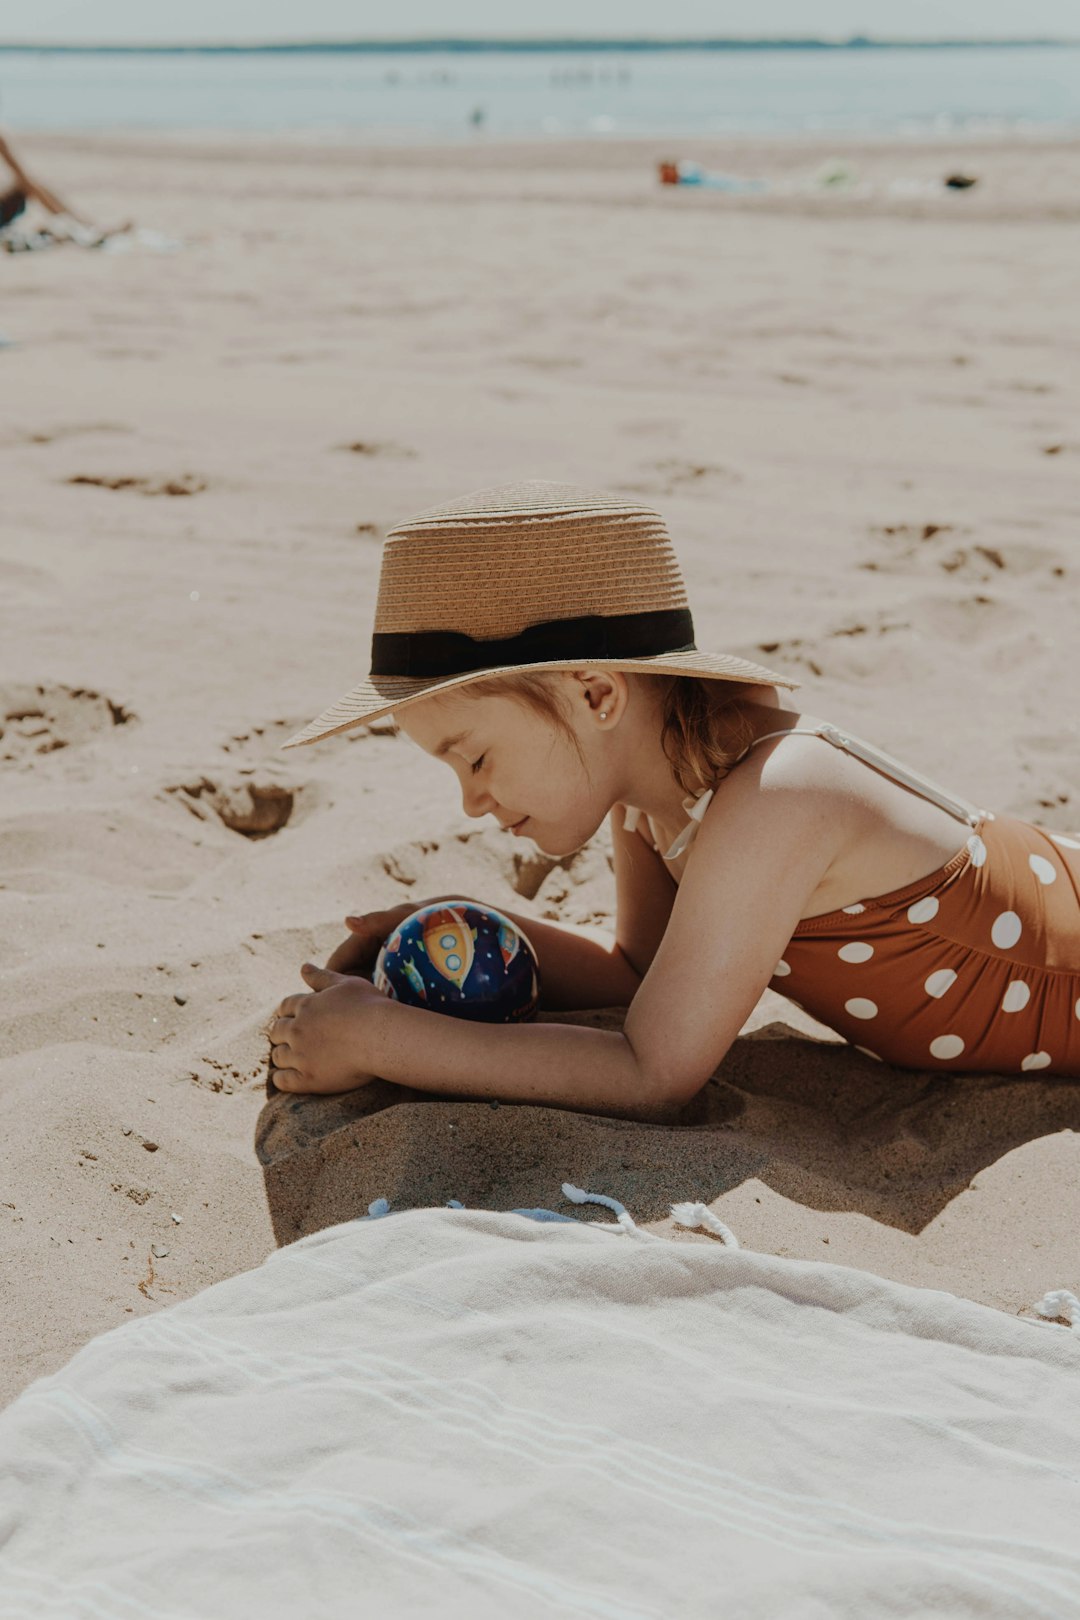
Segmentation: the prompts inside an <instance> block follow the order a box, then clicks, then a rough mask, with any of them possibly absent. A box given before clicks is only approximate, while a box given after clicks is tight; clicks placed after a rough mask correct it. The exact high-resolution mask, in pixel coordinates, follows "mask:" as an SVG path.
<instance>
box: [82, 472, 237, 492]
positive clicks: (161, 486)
mask: <svg viewBox="0 0 1080 1620" xmlns="http://www.w3.org/2000/svg"><path fill="white" fill-rule="evenodd" d="M67 483H69V484H88V485H90V486H91V487H92V488H94V489H113V490H118V489H133V490H137V491H138V493H139V494H140V495H201V494H202V492H203V490H204V489H205V488H206V480H205V479H204V478H197V477H196V476H195V474H194V473H181V474H180V476H179V477H178V478H136V477H132V476H129V475H128V474H123V473H122V474H117V475H110V474H104V473H76V474H75V475H74V477H72V478H69V479H67Z"/></svg>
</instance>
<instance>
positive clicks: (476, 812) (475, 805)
mask: <svg viewBox="0 0 1080 1620" xmlns="http://www.w3.org/2000/svg"><path fill="white" fill-rule="evenodd" d="M461 805H462V809H463V810H464V811H465V814H466V815H467V816H486V815H489V814H490V812H491V811H492V809H493V808H494V805H495V800H494V799H493V798H492V797H491V794H490V793H489V792H488V791H487V789H486V788H482V787H479V786H477V785H476V784H474V783H473V782H465V783H464V784H463V785H462V789H461Z"/></svg>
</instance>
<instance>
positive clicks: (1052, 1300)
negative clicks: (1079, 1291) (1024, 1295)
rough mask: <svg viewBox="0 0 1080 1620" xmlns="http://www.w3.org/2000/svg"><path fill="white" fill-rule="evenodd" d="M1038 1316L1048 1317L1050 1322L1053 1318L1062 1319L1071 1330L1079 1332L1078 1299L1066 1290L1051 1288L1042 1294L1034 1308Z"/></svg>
mask: <svg viewBox="0 0 1080 1620" xmlns="http://www.w3.org/2000/svg"><path fill="white" fill-rule="evenodd" d="M1035 1309H1036V1310H1037V1311H1038V1313H1039V1315H1040V1316H1045V1317H1048V1318H1049V1319H1050V1320H1051V1321H1052V1320H1053V1319H1054V1318H1055V1317H1063V1318H1064V1319H1065V1321H1066V1322H1068V1324H1069V1326H1070V1327H1071V1328H1075V1329H1076V1330H1077V1331H1080V1299H1077V1297H1076V1295H1075V1294H1070V1292H1069V1290H1068V1289H1067V1288H1053V1289H1051V1290H1050V1292H1049V1293H1048V1294H1044V1295H1043V1297H1042V1299H1040V1300H1039V1303H1038V1304H1037V1305H1036V1306H1035Z"/></svg>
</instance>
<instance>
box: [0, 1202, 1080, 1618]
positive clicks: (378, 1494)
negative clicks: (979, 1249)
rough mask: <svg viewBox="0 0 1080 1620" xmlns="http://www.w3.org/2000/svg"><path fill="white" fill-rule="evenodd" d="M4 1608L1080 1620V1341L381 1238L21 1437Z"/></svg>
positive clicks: (778, 1263) (434, 1215) (493, 1248)
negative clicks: (1075, 1619) (1079, 1619)
mask: <svg viewBox="0 0 1080 1620" xmlns="http://www.w3.org/2000/svg"><path fill="white" fill-rule="evenodd" d="M0 1493H2V1494H0V1615H2V1616H3V1617H4V1620H8V1617H17V1620H36V1617H37V1616H54V1617H59V1616H62V1617H64V1620H69V1617H75V1620H82V1617H84V1616H85V1617H87V1620H113V1617H116V1620H159V1617H160V1620H177V1617H184V1620H187V1617H198V1620H216V1617H222V1620H225V1617H228V1620H247V1617H251V1620H276V1617H278V1616H280V1617H282V1620H284V1617H288V1620H298V1617H299V1620H321V1617H323V1616H334V1617H337V1616H343V1617H344V1616H349V1617H353V1616H361V1617H363V1616H369V1615H370V1616H381V1617H387V1620H402V1617H411V1616H418V1617H419V1616H423V1617H425V1620H428V1617H430V1616H433V1615H438V1616H442V1617H457V1616H461V1617H467V1620H489V1617H491V1620H495V1617H498V1620H531V1617H533V1616H537V1617H541V1616H543V1617H548V1620H550V1617H551V1616H565V1615H569V1616H585V1617H589V1620H624V1617H625V1620H646V1617H648V1620H669V1617H673V1616H679V1617H680V1620H682V1617H696V1616H709V1617H715V1616H731V1617H732V1620H755V1617H759V1616H760V1617H762V1620H766V1617H767V1620H792V1617H795V1620H802V1617H811V1616H813V1617H821V1620H826V1617H828V1620H837V1617H846V1616H851V1617H853V1620H875V1617H877V1616H910V1615H914V1614H917V1615H920V1616H923V1615H935V1616H936V1615H949V1616H961V1615H962V1616H975V1615H978V1616H987V1615H991V1616H998V1615H1000V1616H1002V1617H1008V1620H1021V1617H1025V1616H1029V1615H1031V1616H1043V1617H1046V1620H1065V1617H1068V1616H1072V1615H1080V1336H1078V1335H1076V1334H1073V1333H1071V1332H1070V1331H1069V1330H1068V1329H1066V1328H1063V1327H1056V1326H1037V1325H1032V1324H1029V1323H1025V1322H1020V1321H1015V1320H1013V1319H1011V1318H1009V1317H1007V1316H1005V1315H1003V1314H1000V1313H998V1312H994V1311H991V1310H987V1309H985V1308H983V1307H981V1306H977V1305H973V1304H969V1303H966V1302H964V1301H961V1300H958V1299H955V1298H953V1297H952V1296H951V1295H948V1294H942V1293H935V1292H930V1291H925V1290H916V1289H910V1288H903V1287H899V1286H897V1285H895V1284H892V1283H888V1282H883V1281H880V1280H879V1279H877V1278H874V1277H871V1276H868V1275H866V1274H865V1273H862V1272H856V1271H851V1270H847V1269H845V1268H842V1267H838V1266H832V1265H824V1264H821V1265H819V1264H810V1263H803V1262H798V1261H790V1260H780V1259H774V1258H769V1257H766V1256H762V1255H757V1254H750V1253H747V1252H745V1251H734V1250H729V1249H725V1248H723V1247H722V1246H720V1245H719V1244H717V1243H714V1242H712V1241H708V1242H706V1241H704V1240H698V1241H693V1242H680V1243H676V1242H662V1241H655V1242H645V1241H639V1240H637V1239H635V1238H634V1237H633V1236H630V1235H626V1234H620V1235H613V1234H612V1233H611V1232H610V1231H602V1230H598V1229H597V1227H596V1226H595V1225H590V1224H581V1225H578V1224H572V1225H562V1224H560V1225H548V1224H544V1225H541V1224H538V1223H535V1222H533V1221H530V1220H527V1219H524V1218H522V1217H521V1216H516V1215H500V1214H490V1213H484V1212H478V1211H472V1210H418V1211H413V1212H410V1213H405V1214H400V1215H392V1216H390V1217H389V1218H388V1219H385V1220H374V1221H354V1222H350V1223H348V1224H347V1225H344V1226H338V1227H333V1228H331V1229H329V1230H328V1231H325V1232H322V1233H319V1234H318V1235H317V1236H314V1237H311V1238H307V1239H304V1240H303V1241H301V1242H298V1243H294V1244H292V1245H291V1246H290V1247H288V1248H285V1249H282V1250H280V1251H279V1252H277V1253H276V1254H274V1255H273V1256H272V1257H271V1258H270V1259H269V1260H268V1261H267V1262H266V1263H265V1264H264V1265H263V1266H261V1267H259V1268H258V1269H257V1270H255V1271H252V1272H248V1273H246V1274H244V1275H242V1276H239V1277H236V1278H233V1279H232V1280H230V1281H228V1282H224V1283H220V1284H218V1285H217V1286H216V1287H213V1288H209V1289H207V1290H206V1291H205V1292H204V1293H202V1294H200V1295H198V1296H197V1297H196V1298H194V1299H191V1300H188V1301H186V1302H184V1303H182V1304H178V1305H174V1306H171V1307H169V1308H167V1309H164V1310H162V1311H160V1312H159V1313H158V1314H156V1315H154V1316H150V1317H146V1318H143V1319H141V1320H139V1321H135V1322H131V1323H129V1324H127V1325H125V1326H123V1327H121V1328H118V1329H117V1330H115V1331H113V1332H111V1333H107V1334H104V1335H102V1336H101V1337H99V1338H98V1339H96V1340H94V1341H93V1342H92V1343H91V1344H89V1345H87V1346H86V1347H85V1348H84V1349H83V1350H81V1351H80V1352H79V1353H78V1354H77V1355H76V1356H75V1357H74V1359H73V1360H72V1361H71V1362H70V1363H69V1364H68V1366H67V1367H66V1368H65V1369H64V1370H63V1371H62V1372H60V1373H58V1374H56V1375H54V1376H53V1377H49V1378H44V1379H41V1380H39V1381H38V1382H37V1383H36V1384H34V1385H32V1386H31V1388H30V1389H28V1390H27V1391H26V1392H25V1393H24V1394H23V1395H22V1396H20V1398H19V1399H18V1400H16V1401H15V1402H14V1403H13V1405H12V1406H10V1407H9V1408H8V1410H7V1411H6V1412H5V1413H3V1414H2V1415H0Z"/></svg>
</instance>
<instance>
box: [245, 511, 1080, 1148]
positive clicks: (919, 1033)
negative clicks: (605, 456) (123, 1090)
mask: <svg viewBox="0 0 1080 1620" xmlns="http://www.w3.org/2000/svg"><path fill="white" fill-rule="evenodd" d="M329 588H330V589H334V588H340V581H334V582H332V583H331V586H330V587H329ZM313 622H314V621H313ZM795 684H796V683H795V682H794V681H793V680H792V679H791V678H790V677H789V676H787V675H784V674H779V673H774V672H773V671H772V670H769V669H767V668H765V667H763V666H762V665H760V664H758V663H754V662H751V661H750V660H748V659H746V658H743V657H741V656H738V655H736V654H733V653H724V652H709V651H702V650H700V649H699V648H698V647H697V646H696V644H695V639H694V626H693V621H692V619H691V616H690V610H689V607H688V605H687V599H686V592H685V588H684V585H683V581H682V577H681V574H680V571H679V566H678V562H677V560H676V557H675V553H674V550H673V548H672V545H671V541H670V539H669V538H668V534H667V530H666V527H665V525H664V521H663V519H662V518H661V517H660V515H659V513H657V512H655V511H653V510H652V509H651V508H649V507H646V506H643V505H641V504H640V503H639V502H638V501H636V500H634V499H631V498H628V497H625V496H620V495H613V494H606V493H603V492H597V491H592V490H582V489H577V488H571V487H568V486H565V485H558V484H548V483H538V482H532V483H524V484H518V485H511V486H507V487H503V488H499V489H489V490H483V491H480V492H479V493H476V494H473V495H469V496H466V497H463V498H462V499H460V500H458V501H452V502H450V503H448V504H447V505H445V506H441V507H437V508H436V509H435V510H433V511H430V512H424V513H421V514H420V516H418V517H414V518H411V519H410V520H409V521H407V522H405V523H403V524H401V525H399V526H398V527H397V528H395V529H393V530H391V531H390V533H389V535H388V537H387V540H386V545H385V548H384V553H383V565H382V579H381V582H380V587H379V596H378V605H377V607H376V616H375V635H374V638H373V641H372V661H371V673H370V675H369V676H368V677H367V678H365V679H364V680H362V681H360V682H359V683H358V684H357V685H356V686H355V687H354V688H353V689H352V690H351V691H349V692H347V693H346V694H345V695H344V696H343V697H342V698H341V699H340V700H339V701H338V702H337V703H335V704H333V705H332V707H330V708H329V709H327V710H325V711H324V713H323V714H321V715H320V716H319V717H318V719H316V720H314V721H312V722H311V724H310V725H308V726H306V727H305V728H304V729H303V731H301V732H298V733H297V735H296V736H295V737H293V738H291V739H290V744H289V745H290V746H293V745H297V744H301V743H312V742H315V741H316V740H317V739H318V738H322V737H329V736H332V735H334V734H335V733H339V732H347V731H349V730H350V729H352V728H353V727H356V726H360V725H366V724H370V722H371V721H373V720H376V719H378V718H379V717H380V716H383V715H387V714H391V713H393V714H395V716H396V719H397V724H398V729H399V731H400V732H401V733H403V734H404V735H405V736H407V737H408V738H409V739H410V740H411V741H412V742H413V743H415V744H416V745H417V746H418V747H419V748H421V749H422V750H423V751H424V752H425V753H427V754H429V755H430V756H431V757H432V758H433V759H437V760H439V761H440V762H441V763H443V764H444V765H446V766H448V767H449V768H450V769H451V770H452V771H453V772H454V775H455V777H456V778H457V781H458V784H459V786H460V789H461V795H462V805H463V808H464V811H465V813H466V815H469V816H475V817H483V816H490V817H491V818H492V819H493V820H494V821H496V822H498V824H499V826H500V827H501V828H502V829H503V831H505V832H507V833H509V834H510V835H511V836H513V837H514V838H515V840H518V839H519V840H521V841H522V843H523V844H524V845H525V848H526V849H527V848H528V845H529V844H530V843H531V844H533V845H535V846H536V847H537V849H539V851H540V852H541V854H542V856H544V857H546V858H547V860H548V862H549V863H555V864H558V863H560V862H562V863H565V862H567V861H568V859H569V857H571V856H572V855H573V854H574V852H575V851H577V850H579V849H581V848H582V846H583V845H585V844H586V843H588V841H589V840H590V839H591V838H593V837H594V835H595V834H596V833H597V832H598V831H599V830H600V827H601V826H602V824H603V823H604V821H605V819H608V820H609V827H610V837H611V847H612V852H613V863H614V890H615V895H614V899H615V924H614V928H613V930H612V931H611V932H606V931H601V930H599V929H594V928H591V927H582V928H577V927H570V926H564V925H561V924H555V923H551V922H546V921H540V920H538V919H536V918H534V917H529V916H524V915H520V916H519V915H518V914H516V913H506V915H508V916H509V917H510V919H511V921H512V922H513V923H514V926H515V927H518V928H520V929H521V931H522V932H523V933H524V934H525V935H526V937H527V938H528V939H529V940H530V942H531V944H532V945H533V947H534V949H535V950H536V952H537V955H538V956H539V959H540V975H541V998H542V999H541V1007H542V1008H546V1009H548V1010H551V1011H560V1010H562V1011H565V1010H570V1009H573V1008H588V1007H612V1006H620V1005H621V1006H625V1007H627V1008H628V1009H629V1010H628V1012H627V1015H626V1023H625V1031H624V1032H622V1033H619V1032H614V1031H611V1030H606V1029H597V1028H593V1027H582V1026H575V1025H573V1024H553V1023H539V1024H530V1025H516V1026H510V1025H487V1024H476V1023H468V1022H466V1021H464V1020H461V1019H455V1018H449V1017H446V1016H443V1015H440V1014H439V1013H436V1012H430V1011H425V1010H423V1009H418V1008H416V1007H410V1006H406V1005H403V1004H401V1003H398V1002H394V1001H391V1000H388V999H387V998H385V997H384V996H382V995H381V994H380V993H379V992H378V991H377V990H376V989H375V987H374V985H373V984H372V983H370V982H369V981H368V979H367V978H366V977H364V976H363V975H365V974H366V973H369V972H370V970H371V967H372V965H373V964H374V961H375V956H376V953H377V951H378V949H379V945H380V943H381V941H382V940H383V939H384V938H385V937H386V936H387V935H388V934H389V933H390V932H391V931H392V930H393V928H395V927H397V926H398V925H399V924H400V923H401V922H402V921H403V920H404V917H405V916H406V915H407V914H408V913H409V912H411V911H412V910H414V909H415V908H416V907H418V906H421V905H424V904H427V903H429V902H428V899H427V898H426V897H425V898H421V897H419V896H410V897H409V899H408V900H406V901H405V902H404V903H403V904H402V905H400V906H397V907H391V908H390V909H388V910H378V911H371V912H367V913H364V914H354V915H352V916H350V917H348V918H346V923H347V926H348V928H349V930H350V935H349V938H348V939H346V940H345V941H344V942H343V943H342V944H341V945H339V947H338V948H337V950H336V951H335V952H334V953H333V955H332V956H331V957H330V960H329V963H328V964H327V966H326V967H325V968H321V967H314V966H311V965H306V966H305V967H304V968H303V970H302V972H303V977H304V980H305V982H306V984H307V986H308V989H309V990H310V991H311V992H313V993H312V994H307V995H305V994H295V995H289V996H286V997H285V999H284V1000H283V1001H282V1002H281V1004H280V1006H279V1008H278V1011H277V1016H276V1018H275V1019H274V1021H273V1023H272V1024H271V1026H270V1038H271V1041H272V1062H273V1071H272V1073H273V1079H274V1083H275V1085H276V1086H277V1087H278V1088H279V1089H280V1090H282V1091H296V1092H334V1091H350V1090H353V1089H354V1088H356V1087H359V1086H362V1085H364V1084H366V1083H367V1081H368V1080H370V1079H371V1078H372V1077H374V1076H376V1075H377V1076H379V1077H381V1078H382V1079H384V1080H390V1081H397V1082H400V1083H402V1084H404V1085H408V1086H410V1087H417V1088H419V1089H420V1090H422V1091H430V1092H442V1093H449V1094H451V1095H454V1096H469V1097H474V1098H481V1097H490V1098H503V1099H506V1100H507V1101H512V1102H519V1103H535V1104H544V1105H554V1106H557V1107H564V1108H578V1109H585V1110H588V1111H590V1112H605V1113H614V1114H620V1113H623V1114H627V1115H630V1116H631V1117H649V1116H651V1115H653V1114H655V1113H656V1112H667V1111H668V1110H670V1109H673V1108H677V1107H680V1106H683V1105H685V1104H687V1103H688V1102H689V1101H690V1099H691V1098H692V1097H693V1096H694V1095H695V1093H697V1092H698V1091H700V1090H701V1088H702V1087H703V1086H704V1085H705V1084H706V1082H707V1081H708V1079H709V1077H710V1075H711V1074H712V1073H713V1072H714V1070H715V1068H716V1066H717V1064H718V1063H720V1061H721V1060H722V1058H723V1057H724V1055H725V1053H726V1052H727V1051H728V1049H729V1047H730V1046H731V1044H732V1042H733V1041H734V1040H735V1038H736V1037H737V1036H738V1034H739V1032H740V1030H741V1029H742V1028H743V1026H744V1025H745V1023H746V1020H747V1019H748V1018H749V1016H750V1014H751V1013H752V1012H753V1010H754V1007H755V1006H756V1005H757V1002H758V998H759V997H760V996H761V994H762V992H763V991H764V990H765V989H766V988H771V989H773V990H774V991H776V992H778V993H779V994H781V995H784V996H788V997H789V998H790V999H791V1000H792V1001H793V1002H795V1003H796V1005H798V1006H800V1007H802V1008H804V1009H805V1010H806V1011H807V1012H808V1013H810V1014H811V1015H812V1016H813V1017H814V1018H816V1019H818V1020H819V1021H820V1022H821V1023H823V1024H827V1025H829V1026H830V1027H831V1028H832V1029H834V1030H836V1031H837V1032H838V1034H840V1035H841V1036H843V1038H844V1039H845V1040H846V1041H848V1042H850V1044H851V1046H852V1047H854V1048H855V1049H856V1050H857V1051H860V1052H864V1053H865V1054H866V1055H867V1057H868V1058H870V1059H872V1060H878V1059H881V1060H884V1061H885V1062H886V1063H891V1064H896V1065H899V1066H902V1067H905V1068H911V1069H916V1070H923V1071H929V1072H931V1073H934V1072H937V1073H948V1072H955V1071H958V1070H977V1071H982V1072H991V1073H997V1074H1021V1073H1023V1074H1028V1073H1038V1074H1039V1075H1041V1076H1044V1077H1045V1076H1050V1075H1069V1076H1072V1077H1080V828H1078V827H1077V826H1076V823H1075V822H1074V823H1073V826H1072V830H1071V831H1070V832H1068V833H1065V832H1059V831H1056V830H1051V829H1050V828H1044V827H1040V826H1037V825H1035V824H1034V823H1032V822H1029V821H1026V820H1022V819H1020V818H1019V817H1017V816H1011V815H1004V814H997V815H995V813H994V812H993V811H992V810H989V809H982V808H980V807H979V806H978V805H977V804H973V803H972V802H971V801H969V800H967V799H965V798H961V797H960V796H958V795H957V794H954V793H952V792H950V791H947V790H946V789H945V788H943V787H940V786H938V785H936V784H935V783H933V782H931V781H929V780H928V779H927V778H926V777H924V776H921V775H919V774H918V773H917V772H916V771H914V770H912V769H910V768H909V767H908V766H906V765H903V764H901V763H900V762H899V761H898V760H896V759H893V758H891V757H890V756H889V755H888V754H885V753H883V752H882V751H881V750H880V749H879V748H877V747H876V746H875V745H873V744H872V743H869V742H864V741H862V740H861V739H860V738H858V737H855V736H852V735H851V734H850V733H849V732H848V731H846V730H845V729H844V728H842V727H839V726H835V725H832V724H830V723H829V722H828V721H827V720H825V719H822V718H820V717H818V716H816V715H813V714H807V713H805V712H802V711H800V708H799V706H798V703H797V701H795V700H794V699H792V698H791V697H790V695H789V693H788V692H787V691H786V690H785V689H786V688H790V687H792V686H793V685H795ZM387 768H388V769H389V768H390V767H389V765H388V766H387ZM396 768H397V767H396V766H395V769H396ZM396 831H397V835H398V836H400V831H401V830H400V828H398V829H397V830H396ZM519 847H520V846H519ZM527 861H528V856H527V855H526V856H525V862H526V864H527ZM503 864H504V866H505V868H506V869H507V870H510V868H511V856H510V853H509V851H508V852H507V854H506V857H505V861H504V863H503ZM521 869H522V870H524V869H525V867H524V866H522V868H521ZM540 870H547V868H540ZM436 898H438V899H440V900H445V899H446V898H448V897H446V896H438V897H436ZM453 898H455V899H457V898H467V896H461V895H460V894H457V895H455V896H454V897H453ZM500 909H501V908H500Z"/></svg>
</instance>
